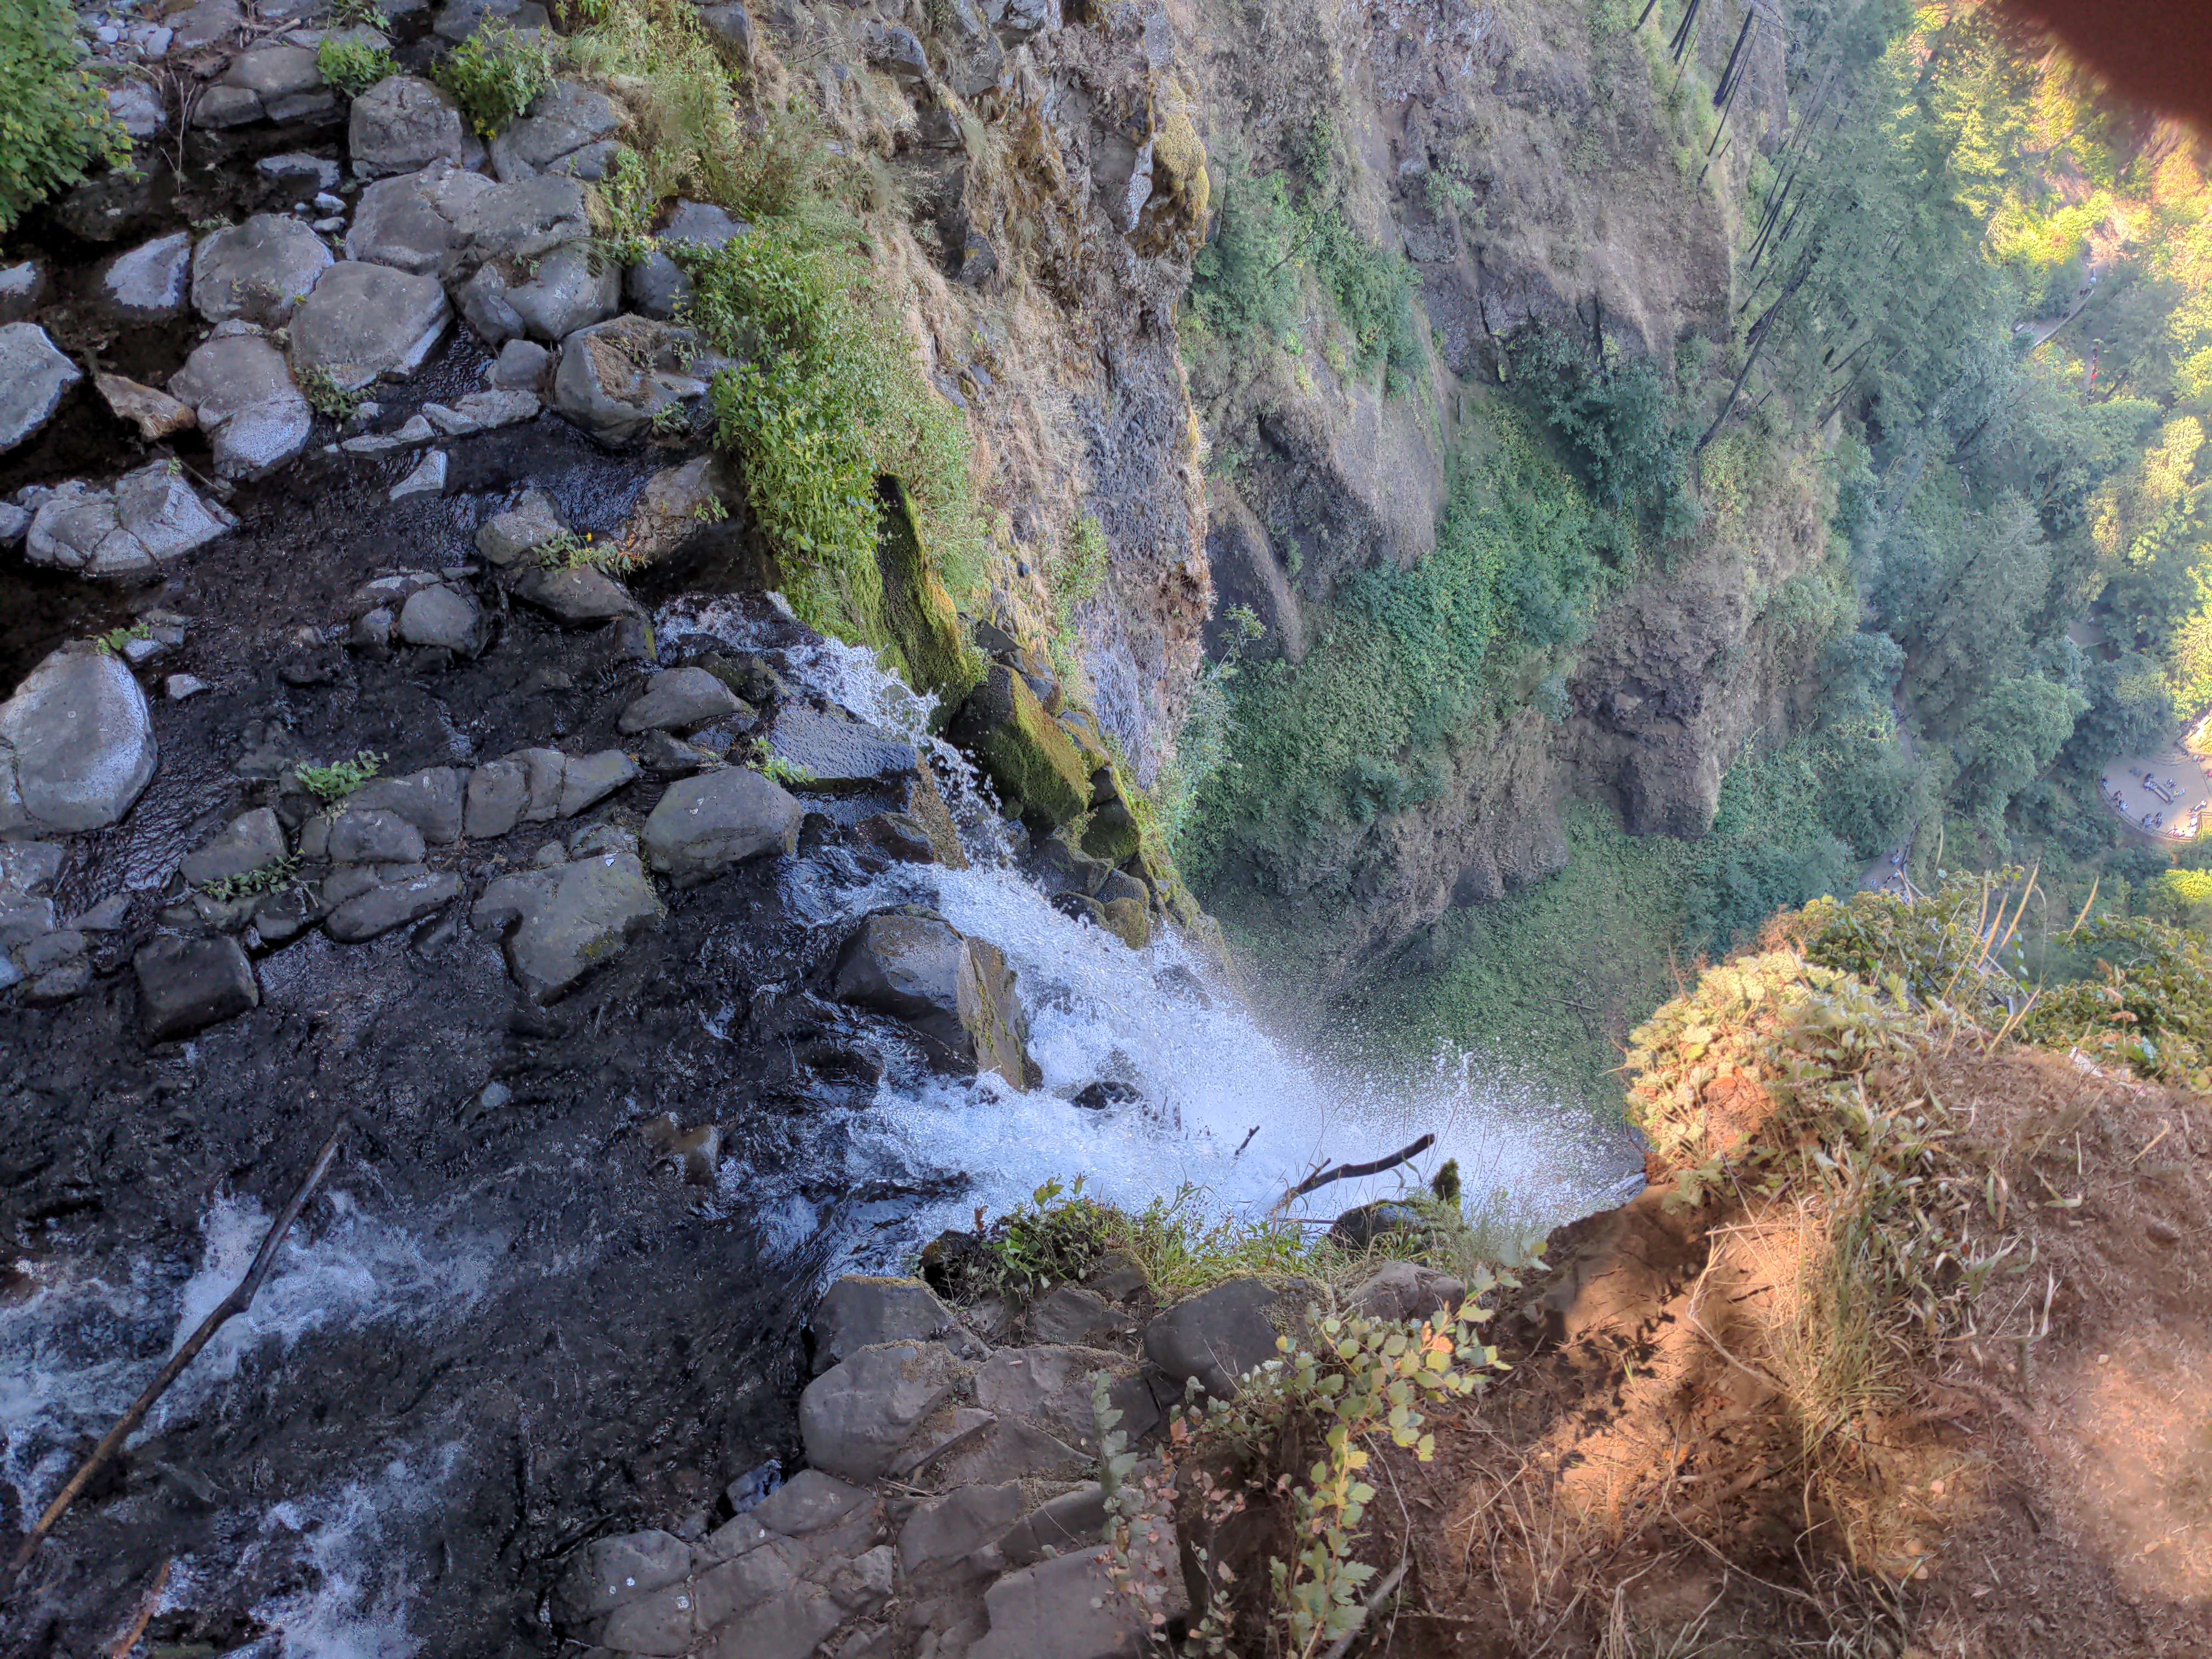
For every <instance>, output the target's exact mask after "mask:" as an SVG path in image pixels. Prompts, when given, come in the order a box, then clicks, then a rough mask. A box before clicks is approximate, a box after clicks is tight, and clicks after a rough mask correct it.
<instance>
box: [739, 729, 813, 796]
mask: <svg viewBox="0 0 2212 1659" xmlns="http://www.w3.org/2000/svg"><path fill="white" fill-rule="evenodd" d="M745 764H746V765H748V766H750V767H751V768H752V769H753V770H754V771H756V772H759V773H762V774H763V775H766V776H769V777H771V778H774V779H775V781H777V782H778V783H781V784H784V785H787V786H788V785H792V784H806V783H811V782H813V781H814V774H813V773H811V772H810V771H808V770H807V769H806V768H805V767H803V766H801V765H799V763H797V762H795V761H789V760H786V759H785V758H784V757H782V756H781V755H779V754H777V753H776V752H775V750H771V749H770V748H769V746H768V739H767V738H754V739H753V741H752V747H751V748H750V750H748V751H747V752H746V756H745Z"/></svg>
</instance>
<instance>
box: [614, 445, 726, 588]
mask: <svg viewBox="0 0 2212 1659" xmlns="http://www.w3.org/2000/svg"><path fill="white" fill-rule="evenodd" d="M743 501H744V484H743V483H742V482H741V481H739V480H737V479H734V478H732V477H731V476H730V474H729V472H728V471H727V470H726V468H725V467H724V465H722V463H721V462H720V460H719V459H717V458H716V457H715V456H713V455H700V456H696V457H694V458H693V459H690V460H688V461H685V462H684V463H683V464H682V465H679V466H665V467H663V468H661V469H660V471H658V472H656V473H654V474H653V476H652V477H650V478H647V480H646V481H645V488H644V489H642V490H641V491H639V492H638V498H637V505H636V506H635V507H632V508H631V509H630V515H629V522H628V523H627V524H625V525H624V526H623V546H624V547H626V548H628V549H629V550H630V554H631V556H633V557H634V558H635V559H637V560H638V561H639V562H641V563H647V564H649V563H651V562H653V560H655V559H658V558H659V557H660V556H662V555H663V554H665V553H669V552H672V551H674V550H675V549H677V548H678V547H679V546H681V545H682V544H684V542H685V541H688V540H689V539H690V538H691V537H692V536H693V535H695V534H696V533H697V532H698V531H699V528H700V526H702V525H704V524H709V523H720V522H723V521H725V520H728V519H729V518H731V517H732V507H737V506H741V505H742V503H743Z"/></svg>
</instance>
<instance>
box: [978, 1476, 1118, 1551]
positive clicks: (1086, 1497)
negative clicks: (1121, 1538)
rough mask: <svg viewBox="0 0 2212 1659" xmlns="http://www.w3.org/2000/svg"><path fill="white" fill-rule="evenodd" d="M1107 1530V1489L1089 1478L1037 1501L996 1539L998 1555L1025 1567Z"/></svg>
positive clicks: (1076, 1547) (1084, 1545)
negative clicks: (1053, 1496)
mask: <svg viewBox="0 0 2212 1659" xmlns="http://www.w3.org/2000/svg"><path fill="white" fill-rule="evenodd" d="M1105 1532H1106V1489H1105V1488H1104V1487H1103V1486H1100V1485H1098V1484H1097V1482H1096V1481H1092V1482H1091V1483H1090V1484H1088V1485H1086V1486H1078V1487H1077V1488H1076V1489H1075V1490H1074V1491H1073V1492H1062V1493H1061V1494H1060V1496H1059V1497H1057V1498H1052V1499H1050V1500H1048V1502H1046V1503H1043V1504H1039V1505H1037V1507H1036V1509H1034V1510H1030V1512H1029V1513H1028V1514H1027V1515H1025V1516H1023V1517H1022V1518H1021V1519H1020V1520H1019V1521H1018V1522H1015V1523H1014V1524H1013V1525H1012V1526H1011V1527H1009V1528H1006V1531H1005V1533H1003V1534H1000V1537H999V1539H998V1547H999V1556H1000V1559H1001V1560H1003V1561H1005V1562H1006V1565H1008V1566H1010V1567H1026V1566H1028V1565H1030V1563H1031V1562H1034V1561H1041V1560H1042V1559H1044V1558H1045V1557H1047V1556H1048V1555H1065V1554H1066V1553H1068V1552H1069V1551H1070V1550H1079V1549H1085V1548H1087V1547H1090V1546H1091V1545H1093V1544H1096V1543H1097V1541H1099V1540H1100V1539H1101V1538H1102V1537H1103V1536H1104V1535H1105Z"/></svg>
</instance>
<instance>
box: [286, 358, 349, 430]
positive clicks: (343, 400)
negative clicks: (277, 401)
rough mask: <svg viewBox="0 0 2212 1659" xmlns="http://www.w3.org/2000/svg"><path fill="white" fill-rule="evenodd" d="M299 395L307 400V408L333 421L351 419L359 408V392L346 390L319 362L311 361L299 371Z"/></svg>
mask: <svg viewBox="0 0 2212 1659" xmlns="http://www.w3.org/2000/svg"><path fill="white" fill-rule="evenodd" d="M300 395H301V397H303V398H306V399H307V407H308V408H310V409H312V410H314V411H315V413H317V414H318V415H327V416H330V417H331V419H332V420H334V421H349V420H351V419H352V418H353V416H354V415H355V413H356V411H357V410H359V409H360V408H361V393H359V392H348V391H347V390H346V389H345V388H344V387H343V386H340V385H339V384H338V383H337V380H333V379H332V378H331V372H330V370H329V369H327V368H324V367H323V366H322V365H321V364H320V363H311V364H309V365H308V366H307V368H304V369H302V370H301V371H300Z"/></svg>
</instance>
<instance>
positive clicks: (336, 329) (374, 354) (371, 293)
mask: <svg viewBox="0 0 2212 1659" xmlns="http://www.w3.org/2000/svg"><path fill="white" fill-rule="evenodd" d="M452 317H453V308H452V307H450V306H448V305H447V303H446V290H445V289H443V288H441V287H440V286H439V284H438V280H437V278H436V277H435V276H429V275H428V274H427V273H413V272H409V271H406V270H398V269H396V268H394V267H393V266H391V265H387V264H362V263H360V262H359V261H356V260H351V259H348V260H343V261H341V262H340V263H338V264H334V265H332V266H331V268H330V269H329V270H325V272H324V273H323V274H322V276H321V279H320V280H319V281H318V282H317V283H316V284H315V286H314V291H313V293H311V294H309V295H307V301H306V302H305V303H304V304H302V305H301V307H300V311H299V315H298V316H297V317H295V319H293V322H292V356H293V361H294V362H296V363H298V364H299V365H300V366H301V368H302V369H303V370H304V369H308V368H317V369H320V370H321V371H322V372H323V373H324V374H327V375H329V376H330V378H331V381H332V383H333V384H335V385H336V386H339V387H340V388H342V389H343V390H347V391H353V390H357V389H358V388H360V387H362V386H367V385H368V384H369V383H370V382H371V381H373V380H378V379H380V378H383V377H385V376H396V377H398V378H401V379H404V378H406V377H407V376H409V375H411V374H414V373H415V372H416V370H417V369H418V368H422V364H423V362H425V360H427V359H428V356H429V355H430V352H431V350H432V349H433V348H435V346H436V345H437V343H438V337H439V336H440V335H441V334H443V333H444V332H445V331H446V325H447V322H448V321H449V320H450V319H452Z"/></svg>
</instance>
